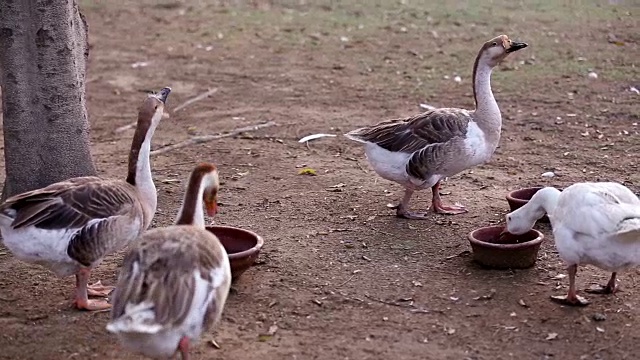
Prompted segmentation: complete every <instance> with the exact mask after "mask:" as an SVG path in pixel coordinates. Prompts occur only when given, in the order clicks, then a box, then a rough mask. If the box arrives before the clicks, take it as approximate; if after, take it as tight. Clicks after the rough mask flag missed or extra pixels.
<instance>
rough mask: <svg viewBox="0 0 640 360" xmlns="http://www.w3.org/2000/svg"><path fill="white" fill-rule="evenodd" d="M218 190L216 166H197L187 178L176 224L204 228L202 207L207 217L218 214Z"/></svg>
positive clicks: (209, 164)
mask: <svg viewBox="0 0 640 360" xmlns="http://www.w3.org/2000/svg"><path fill="white" fill-rule="evenodd" d="M219 189H220V180H219V179H218V169H217V168H216V166H215V165H214V164H211V163H201V164H198V166H196V167H195V168H194V169H193V171H191V175H190V176H189V181H188V183H187V189H186V191H185V193H184V198H183V199H182V206H180V210H179V211H178V216H177V217H176V224H177V225H195V226H198V227H202V228H204V226H205V225H204V213H203V211H202V208H203V205H204V208H205V209H206V211H207V215H209V216H211V217H213V216H215V215H216V213H217V212H218V190H219Z"/></svg>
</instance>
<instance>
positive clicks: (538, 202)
mask: <svg viewBox="0 0 640 360" xmlns="http://www.w3.org/2000/svg"><path fill="white" fill-rule="evenodd" d="M560 194H561V192H560V190H558V189H556V188H553V187H545V188H543V189H540V190H538V191H537V192H536V193H535V194H534V195H533V196H532V197H531V200H529V202H530V203H531V205H532V206H531V208H532V211H534V212H541V211H543V212H545V213H547V214H552V213H553V210H555V208H556V206H557V205H558V199H559V197H560Z"/></svg>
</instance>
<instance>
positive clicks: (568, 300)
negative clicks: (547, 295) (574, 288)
mask: <svg viewBox="0 0 640 360" xmlns="http://www.w3.org/2000/svg"><path fill="white" fill-rule="evenodd" d="M551 300H553V301H555V302H557V303H558V304H562V305H568V306H587V305H589V300H587V299H585V298H584V297H582V296H580V295H576V294H574V296H569V295H555V296H551Z"/></svg>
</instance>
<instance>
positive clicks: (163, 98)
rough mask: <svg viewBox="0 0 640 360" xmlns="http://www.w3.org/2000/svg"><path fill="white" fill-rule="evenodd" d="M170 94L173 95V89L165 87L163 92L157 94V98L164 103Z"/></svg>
mask: <svg viewBox="0 0 640 360" xmlns="http://www.w3.org/2000/svg"><path fill="white" fill-rule="evenodd" d="M169 93H171V88H170V87H168V86H167V87H165V88H162V90H160V91H159V92H158V93H157V94H156V97H157V98H158V100H160V101H162V102H163V103H164V102H166V101H167V96H169Z"/></svg>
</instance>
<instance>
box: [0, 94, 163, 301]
mask: <svg viewBox="0 0 640 360" xmlns="http://www.w3.org/2000/svg"><path fill="white" fill-rule="evenodd" d="M170 92H171V89H170V88H168V87H166V88H164V89H162V90H160V92H159V93H157V94H155V95H149V96H148V97H147V98H146V99H145V100H144V102H143V103H142V105H141V106H140V109H139V112H138V122H137V128H136V132H135V134H134V136H133V141H132V144H131V151H130V152H129V169H128V173H127V177H126V180H111V179H102V178H99V177H94V176H87V177H77V178H72V179H69V180H66V181H61V182H58V183H55V184H51V185H49V186H46V187H44V188H41V189H37V190H33V191H29V192H26V193H23V194H19V195H15V196H13V197H10V198H9V199H7V200H6V201H5V202H4V203H3V204H2V205H0V232H2V238H3V239H4V244H5V246H6V247H7V248H8V249H9V250H10V251H11V252H12V253H13V255H14V256H15V257H16V258H18V259H20V260H22V261H26V262H30V263H35V264H40V265H43V266H45V267H47V268H49V269H50V270H52V271H53V272H54V273H55V274H57V275H58V276H61V277H62V276H69V275H75V276H76V289H75V294H74V300H73V304H74V305H75V306H76V307H77V308H79V309H85V310H104V309H108V308H110V307H111V305H110V304H109V303H107V302H106V301H104V300H93V299H92V300H90V299H89V298H88V295H92V296H102V297H106V296H108V294H109V293H110V292H111V291H112V290H113V287H110V286H102V284H101V283H100V282H99V281H98V282H97V283H95V284H93V285H87V283H88V280H89V275H90V272H91V269H93V268H95V267H96V266H98V265H99V264H100V262H101V261H102V259H103V258H104V257H105V256H106V255H109V254H112V253H114V252H116V251H118V250H120V249H122V248H123V247H124V246H126V245H128V244H129V242H131V241H132V240H134V239H135V238H137V237H138V236H139V235H140V234H141V233H142V232H143V231H144V230H146V229H147V228H148V227H149V225H150V224H151V220H152V219H153V216H154V214H155V211H156V205H157V195H156V187H155V185H154V184H153V179H152V177H151V166H150V164H149V152H150V150H151V138H152V137H153V133H154V132H155V129H156V127H157V126H158V124H159V123H160V120H161V118H162V114H163V111H164V104H165V101H166V100H167V96H169V93H170Z"/></svg>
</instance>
